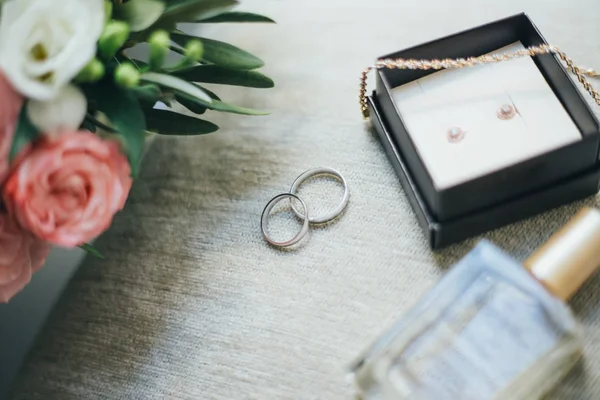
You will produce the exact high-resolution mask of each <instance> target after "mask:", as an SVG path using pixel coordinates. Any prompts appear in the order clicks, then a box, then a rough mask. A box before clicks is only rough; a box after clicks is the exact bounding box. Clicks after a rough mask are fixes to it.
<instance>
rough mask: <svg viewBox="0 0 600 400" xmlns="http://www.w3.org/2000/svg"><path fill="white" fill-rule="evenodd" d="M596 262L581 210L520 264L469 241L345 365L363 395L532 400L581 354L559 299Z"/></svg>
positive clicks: (594, 242)
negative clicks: (434, 281)
mask: <svg viewBox="0 0 600 400" xmlns="http://www.w3.org/2000/svg"><path fill="white" fill-rule="evenodd" d="M598 266H600V211H597V210H594V209H589V208H588V209H584V210H582V211H581V212H580V213H579V214H578V215H577V216H576V217H575V218H573V220H571V222H569V224H567V225H566V226H565V227H564V228H563V229H562V230H561V231H560V232H558V233H556V234H555V235H554V236H553V237H552V238H551V239H550V240H549V241H548V242H547V243H546V244H545V245H544V246H542V247H541V248H540V249H539V250H538V251H536V252H535V253H534V254H533V255H532V256H531V257H530V258H529V259H528V260H527V261H526V262H525V267H523V266H522V265H520V264H519V263H517V262H516V261H514V260H513V259H512V258H510V257H509V256H507V255H506V254H505V253H503V252H502V251H501V250H499V249H498V248H497V247H495V246H494V245H492V244H490V243H489V242H485V241H483V242H481V243H480V244H478V245H477V246H476V247H475V248H474V249H473V250H472V251H471V252H470V253H469V254H468V255H467V256H466V257H465V258H463V259H462V260H461V261H460V262H458V263H457V264H456V265H455V266H454V267H453V268H452V269H451V270H450V271H449V272H448V273H447V274H446V275H445V276H444V278H443V279H442V280H441V281H440V282H439V283H438V284H437V285H436V286H435V287H434V288H433V289H432V290H431V291H429V292H428V293H427V294H426V295H425V296H424V297H423V298H421V299H420V300H419V301H418V303H417V304H416V306H414V307H413V308H412V309H411V310H410V311H409V312H408V313H407V314H406V315H405V316H404V317H403V318H402V319H401V320H400V321H399V322H398V323H397V324H396V325H395V326H393V327H392V329H391V330H389V331H388V332H387V333H386V334H384V335H383V336H381V337H380V338H379V339H378V340H377V341H376V342H375V344H374V345H373V346H371V347H370V348H369V349H368V350H367V351H366V352H364V353H363V355H362V356H361V357H360V358H359V359H358V361H357V362H356V363H355V364H354V365H353V366H352V372H353V377H354V380H355V383H356V385H357V387H358V389H359V391H360V392H361V394H362V396H363V398H364V399H366V400H400V399H411V400H412V399H416V400H454V399H459V400H471V399H472V400H486V399H511V400H521V399H523V400H524V399H527V400H531V399H538V398H540V397H541V396H543V395H544V394H546V393H547V392H548V391H550V389H551V388H552V387H553V386H554V385H556V383H558V382H559V381H560V380H561V379H562V378H563V377H564V376H565V375H566V374H567V372H568V371H569V370H570V369H571V368H572V367H573V365H574V364H575V363H576V362H577V360H578V359H579V358H580V356H581V341H580V334H579V328H578V324H577V321H576V320H575V318H574V317H573V315H572V313H571V311H570V309H569V307H568V306H567V305H566V304H565V301H566V300H568V299H569V298H570V297H571V296H572V295H573V294H574V293H575V292H576V291H577V290H578V289H579V287H580V286H581V285H582V284H583V282H584V281H585V280H586V279H587V278H588V277H589V276H590V275H592V273H593V272H594V271H595V270H596V269H597V267H598Z"/></svg>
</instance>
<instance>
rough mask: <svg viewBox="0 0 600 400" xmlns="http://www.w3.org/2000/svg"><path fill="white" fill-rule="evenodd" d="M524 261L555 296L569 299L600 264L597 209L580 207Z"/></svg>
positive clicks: (599, 218) (599, 226) (598, 216)
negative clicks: (579, 209) (569, 219)
mask: <svg viewBox="0 0 600 400" xmlns="http://www.w3.org/2000/svg"><path fill="white" fill-rule="evenodd" d="M524 264H525V267H526V268H527V269H529V271H530V272H531V273H532V274H533V276H535V277H536V278H537V279H538V280H539V281H541V282H542V283H543V284H544V285H545V286H546V288H547V289H548V290H549V291H550V292H552V294H554V295H555V296H556V297H558V298H561V299H563V300H568V299H569V298H571V296H573V295H574V294H575V292H577V290H579V288H580V287H581V285H583V283H584V282H585V281H586V280H587V279H588V278H589V277H590V276H591V275H592V274H593V273H594V272H595V271H596V269H598V267H600V211H598V210H596V209H592V208H584V209H583V210H581V211H580V212H579V213H578V214H577V215H576V216H575V217H573V219H572V220H571V221H569V223H568V224H567V225H565V227H564V228H562V229H561V230H560V231H558V232H556V233H555V234H554V235H553V236H552V237H551V238H550V240H548V242H546V243H545V244H544V245H543V246H542V247H540V248H539V249H538V250H537V251H535V252H534V253H533V254H532V255H531V256H530V257H529V258H528V259H527V260H526V261H525V263H524Z"/></svg>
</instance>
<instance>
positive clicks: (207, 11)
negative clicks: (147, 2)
mask: <svg viewBox="0 0 600 400" xmlns="http://www.w3.org/2000/svg"><path fill="white" fill-rule="evenodd" d="M236 4H238V2H237V1H236V0H180V1H175V2H170V3H169V4H168V5H167V8H166V10H165V12H164V15H163V17H162V19H167V20H173V21H177V22H195V21H197V20H199V19H204V18H211V17H214V16H216V15H219V14H222V13H223V12H225V11H228V10H230V9H231V8H232V7H233V6H235V5H236Z"/></svg>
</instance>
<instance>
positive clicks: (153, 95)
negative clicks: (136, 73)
mask: <svg viewBox="0 0 600 400" xmlns="http://www.w3.org/2000/svg"><path fill="white" fill-rule="evenodd" d="M132 92H133V93H134V94H135V95H136V96H137V97H138V99H141V100H144V101H153V102H157V101H159V100H160V99H161V96H162V91H161V90H160V88H159V87H158V85H155V84H153V83H149V84H147V85H140V86H136V87H135V88H133V89H132Z"/></svg>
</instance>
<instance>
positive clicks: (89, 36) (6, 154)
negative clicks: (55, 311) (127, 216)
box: [0, 0, 273, 302]
mask: <svg viewBox="0 0 600 400" xmlns="http://www.w3.org/2000/svg"><path fill="white" fill-rule="evenodd" d="M236 3H237V2H236V1H234V0H62V1H57V0H7V1H2V0H0V4H2V11H1V16H0V99H1V100H0V193H1V196H0V302H8V301H9V300H10V298H12V297H13V296H14V295H15V294H16V293H18V292H19V291H20V290H22V289H23V287H24V286H25V285H26V284H27V283H28V282H29V281H30V279H31V276H32V273H33V272H35V271H36V270H37V269H39V268H41V267H42V265H43V264H44V263H45V260H46V257H47V255H48V253H49V251H50V246H51V245H59V246H63V247H76V246H79V247H81V248H83V249H85V250H87V251H88V252H90V253H92V254H94V255H96V256H99V257H101V254H100V253H99V252H98V251H97V250H96V249H95V248H93V247H92V246H91V245H89V244H88V242H89V241H90V240H91V239H93V238H95V237H96V236H98V235H99V234H101V233H102V232H104V231H105V230H106V229H107V228H108V227H109V226H110V224H111V222H112V219H113V216H114V214H115V213H116V212H118V211H119V210H121V209H122V208H123V206H124V205H125V202H126V200H127V196H128V194H129V190H130V187H131V184H132V179H133V178H135V176H136V174H137V173H138V170H139V164H140V159H141V157H142V151H143V149H144V144H145V139H146V136H147V135H148V133H149V132H153V133H156V134H163V135H197V134H205V133H211V132H214V131H216V130H217V129H218V126H216V125H215V124H213V123H211V122H209V121H206V120H203V119H200V118H197V117H195V116H192V115H184V114H180V113H177V112H174V111H172V110H171V109H169V108H167V109H165V108H164V107H162V108H161V109H159V108H155V105H156V104H157V103H158V102H161V103H163V104H164V105H166V106H171V105H172V103H174V102H177V103H179V104H180V105H181V106H183V107H185V108H187V109H188V110H189V111H190V112H191V113H193V114H203V113H205V112H206V111H207V110H215V111H222V112H231V113H238V114H249V115H259V114H262V113H261V112H260V111H256V110H252V109H248V108H243V107H238V106H235V105H232V104H228V103H226V102H224V101H222V100H221V99H220V98H219V97H218V96H217V95H216V94H215V93H213V92H211V91H209V90H207V89H205V88H203V87H202V86H200V85H199V84H198V82H200V83H202V82H205V83H221V84H228V85H238V86H246V87H255V88H268V87H272V86H273V81H272V80H271V79H269V78H268V77H266V76H265V75H263V74H261V73H259V72H257V71H255V69H257V68H260V67H262V66H263V62H262V61H261V60H260V59H258V58H257V57H255V56H253V55H252V54H249V53H247V52H246V51H243V50H241V49H239V48H237V47H234V46H232V45H230V44H227V43H223V42H220V41H216V40H212V39H205V38H199V37H195V36H191V35H187V34H185V33H184V32H182V31H180V30H178V29H177V27H178V25H177V24H178V23H182V22H187V23H195V22H198V23H222V22H273V21H271V20H270V19H269V18H267V17H264V16H261V15H257V14H251V13H246V12H234V11H231V8H232V7H234V6H235V5H236ZM139 43H147V47H148V49H149V51H148V57H147V58H146V59H145V60H138V59H133V58H131V57H130V56H129V55H128V54H127V49H129V48H132V47H133V46H135V45H137V44H139ZM171 52H173V53H176V55H177V59H176V60H175V61H173V62H171V63H170V65H167V62H166V60H167V56H168V55H169V53H171Z"/></svg>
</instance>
